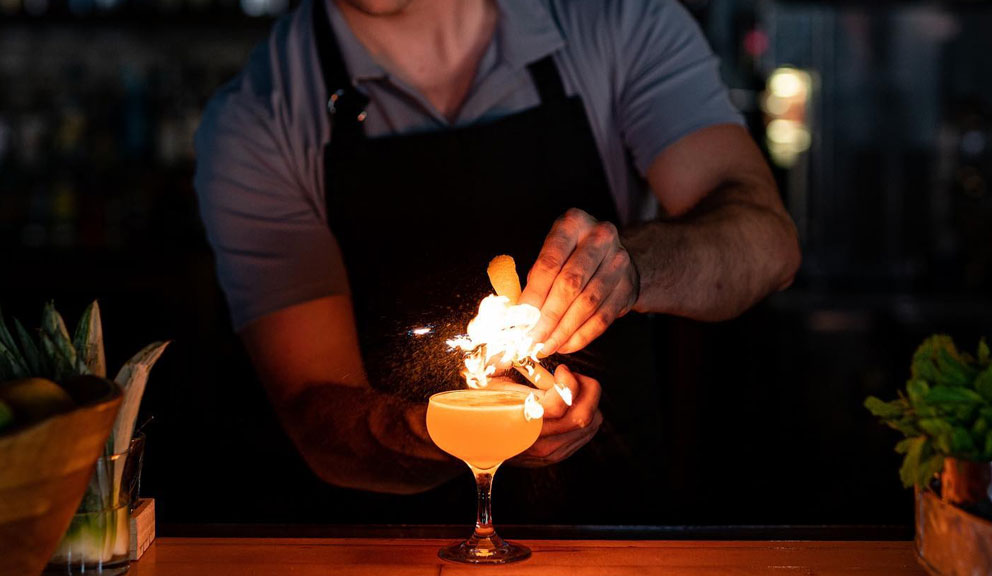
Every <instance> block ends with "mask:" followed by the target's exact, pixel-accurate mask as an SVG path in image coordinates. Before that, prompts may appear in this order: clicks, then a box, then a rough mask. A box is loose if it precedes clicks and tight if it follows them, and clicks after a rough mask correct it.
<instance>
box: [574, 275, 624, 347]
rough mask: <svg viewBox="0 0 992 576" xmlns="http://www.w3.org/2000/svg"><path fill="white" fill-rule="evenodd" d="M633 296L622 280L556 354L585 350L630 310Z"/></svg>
mask: <svg viewBox="0 0 992 576" xmlns="http://www.w3.org/2000/svg"><path fill="white" fill-rule="evenodd" d="M633 294H634V290H633V286H632V285H631V283H630V282H629V281H628V279H626V278H624V279H623V280H622V281H621V282H620V284H618V285H617V286H616V288H614V289H613V292H612V293H611V294H610V295H609V296H608V297H607V299H606V301H605V302H603V303H602V304H601V305H600V306H599V308H598V309H597V310H596V312H594V313H593V315H592V316H590V317H589V318H588V319H586V321H585V323H584V324H582V326H580V327H579V329H578V330H576V331H575V332H574V333H572V335H571V336H570V337H569V339H568V341H567V342H565V343H564V344H562V345H561V346H559V347H558V352H560V353H562V354H571V353H572V352H575V351H577V350H581V349H583V348H585V347H586V346H587V345H588V344H589V343H590V342H592V341H593V340H595V339H596V338H599V337H600V335H602V334H603V332H606V329H607V328H609V327H610V325H611V324H613V321H614V320H616V319H617V318H618V317H620V316H622V315H623V314H625V313H626V311H627V310H629V309H630V306H631V305H632V304H633V303H632V302H631V300H632V298H633Z"/></svg>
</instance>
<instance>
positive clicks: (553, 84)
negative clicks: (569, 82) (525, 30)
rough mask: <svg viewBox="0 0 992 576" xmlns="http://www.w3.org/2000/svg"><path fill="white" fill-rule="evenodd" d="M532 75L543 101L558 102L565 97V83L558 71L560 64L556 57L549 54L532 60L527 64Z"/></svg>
mask: <svg viewBox="0 0 992 576" xmlns="http://www.w3.org/2000/svg"><path fill="white" fill-rule="evenodd" d="M527 71H528V72H530V77H531V78H532V79H533V80H534V85H535V86H537V93H538V94H539V95H540V96H541V102H542V103H545V102H556V101H560V100H564V99H565V85H564V84H562V82H561V74H559V73H558V66H557V65H555V59H554V57H552V56H551V54H548V55H547V56H545V57H544V58H541V59H540V60H538V61H537V62H532V63H531V64H530V65H529V66H527Z"/></svg>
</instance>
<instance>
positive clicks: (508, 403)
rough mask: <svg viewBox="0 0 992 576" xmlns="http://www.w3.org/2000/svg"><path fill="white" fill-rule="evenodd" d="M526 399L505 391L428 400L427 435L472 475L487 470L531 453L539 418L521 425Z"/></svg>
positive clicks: (453, 393) (457, 393)
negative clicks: (468, 468) (509, 459)
mask: <svg viewBox="0 0 992 576" xmlns="http://www.w3.org/2000/svg"><path fill="white" fill-rule="evenodd" d="M526 399H527V394H526V393H524V392H517V391H511V390H453V391H451V392H442V393H440V394H435V395H434V396H432V397H431V399H430V403H429V404H428V406H427V431H428V432H429V433H430V435H431V439H432V440H434V443H435V444H437V446H438V448H440V449H441V450H444V451H445V452H447V453H448V454H451V455H452V456H454V457H456V458H459V459H461V460H464V461H465V463H466V464H468V465H469V466H471V467H472V468H474V469H476V470H491V469H493V468H496V467H497V466H499V465H500V464H502V463H503V461H504V460H507V459H508V458H512V457H514V456H516V455H517V454H520V453H521V452H523V451H524V450H526V449H528V448H530V447H531V445H532V444H534V441H535V440H537V437H538V436H539V435H540V434H541V422H542V419H541V418H532V419H527V417H526V416H525V414H524V404H525V402H526Z"/></svg>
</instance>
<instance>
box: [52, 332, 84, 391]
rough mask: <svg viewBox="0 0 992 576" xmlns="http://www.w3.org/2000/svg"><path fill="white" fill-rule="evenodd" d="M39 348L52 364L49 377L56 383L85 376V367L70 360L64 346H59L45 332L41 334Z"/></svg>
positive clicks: (76, 361)
mask: <svg viewBox="0 0 992 576" xmlns="http://www.w3.org/2000/svg"><path fill="white" fill-rule="evenodd" d="M41 347H42V350H44V351H45V354H47V355H48V357H49V359H50V360H51V362H52V366H51V375H52V379H53V380H55V381H56V382H62V381H64V380H67V379H69V378H72V377H73V376H77V375H79V374H86V366H85V365H83V364H81V363H79V361H78V360H74V359H72V358H70V357H69V354H68V350H67V349H66V348H65V346H60V345H59V343H58V342H57V341H55V340H53V339H52V337H51V336H50V335H49V334H48V333H47V332H41Z"/></svg>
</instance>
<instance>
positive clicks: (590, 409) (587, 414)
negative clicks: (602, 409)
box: [541, 368, 602, 436]
mask: <svg viewBox="0 0 992 576" xmlns="http://www.w3.org/2000/svg"><path fill="white" fill-rule="evenodd" d="M566 370H568V368H566ZM577 378H578V381H579V382H578V383H579V390H578V396H577V397H576V398H575V401H574V402H573V403H572V407H571V408H569V410H568V411H567V412H565V414H564V415H562V417H561V418H556V419H551V420H545V421H544V425H543V426H542V428H541V436H551V435H554V434H561V433H564V432H567V431H569V430H574V429H581V428H586V427H587V426H589V424H590V423H591V422H592V420H593V418H594V416H595V415H596V411H597V410H598V409H599V398H600V396H601V395H602V389H601V388H600V386H599V382H597V381H596V379H595V378H589V377H587V376H582V375H581V374H580V375H577Z"/></svg>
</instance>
